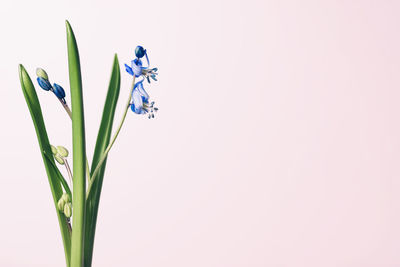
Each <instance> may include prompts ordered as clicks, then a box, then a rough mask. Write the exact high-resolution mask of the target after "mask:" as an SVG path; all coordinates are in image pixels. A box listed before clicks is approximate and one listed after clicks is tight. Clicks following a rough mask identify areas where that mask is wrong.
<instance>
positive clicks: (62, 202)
mask: <svg viewBox="0 0 400 267" xmlns="http://www.w3.org/2000/svg"><path fill="white" fill-rule="evenodd" d="M57 207H58V210H59V211H60V212H62V213H64V215H65V217H67V218H70V217H71V216H72V203H71V198H70V197H69V195H68V194H67V193H64V194H63V195H62V196H61V198H60V199H59V200H58V202H57Z"/></svg>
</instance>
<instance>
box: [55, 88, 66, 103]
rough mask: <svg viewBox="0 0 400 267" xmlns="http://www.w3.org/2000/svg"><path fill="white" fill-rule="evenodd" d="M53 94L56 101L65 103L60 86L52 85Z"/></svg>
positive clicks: (63, 93)
mask: <svg viewBox="0 0 400 267" xmlns="http://www.w3.org/2000/svg"><path fill="white" fill-rule="evenodd" d="M53 93H54V94H55V95H56V97H57V98H58V99H60V100H62V101H63V102H64V103H65V99H64V98H65V91H64V89H63V88H62V87H61V86H60V85H58V84H56V83H54V84H53Z"/></svg>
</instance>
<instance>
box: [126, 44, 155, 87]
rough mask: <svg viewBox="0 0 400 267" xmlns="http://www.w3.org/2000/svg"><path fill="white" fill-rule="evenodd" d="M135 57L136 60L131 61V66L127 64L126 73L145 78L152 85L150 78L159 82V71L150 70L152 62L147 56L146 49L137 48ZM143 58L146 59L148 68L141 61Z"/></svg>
mask: <svg viewBox="0 0 400 267" xmlns="http://www.w3.org/2000/svg"><path fill="white" fill-rule="evenodd" d="M135 55H136V58H135V59H134V60H132V61H131V65H130V66H129V65H128V64H125V70H126V72H128V73H129V74H130V75H132V76H135V77H140V76H143V78H145V79H147V81H148V82H149V83H150V78H152V79H153V80H154V81H157V78H156V76H157V75H158V73H157V70H158V69H157V68H150V61H149V57H148V56H147V51H146V49H144V48H143V47H141V46H137V47H136V49H135ZM143 57H146V62H147V66H143V62H142V60H141V58H143Z"/></svg>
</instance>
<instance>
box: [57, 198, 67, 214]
mask: <svg viewBox="0 0 400 267" xmlns="http://www.w3.org/2000/svg"><path fill="white" fill-rule="evenodd" d="M64 206H65V201H64V199H63V198H62V197H61V198H60V199H59V200H58V202H57V208H58V210H59V211H61V212H63V211H64Z"/></svg>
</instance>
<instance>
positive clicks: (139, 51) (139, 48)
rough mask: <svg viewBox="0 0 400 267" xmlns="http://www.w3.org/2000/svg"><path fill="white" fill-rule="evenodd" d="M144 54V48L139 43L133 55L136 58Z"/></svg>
mask: <svg viewBox="0 0 400 267" xmlns="http://www.w3.org/2000/svg"><path fill="white" fill-rule="evenodd" d="M145 54H146V49H144V48H143V47H142V46H140V45H138V46H136V49H135V55H136V57H137V58H142V57H144V55H145Z"/></svg>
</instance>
